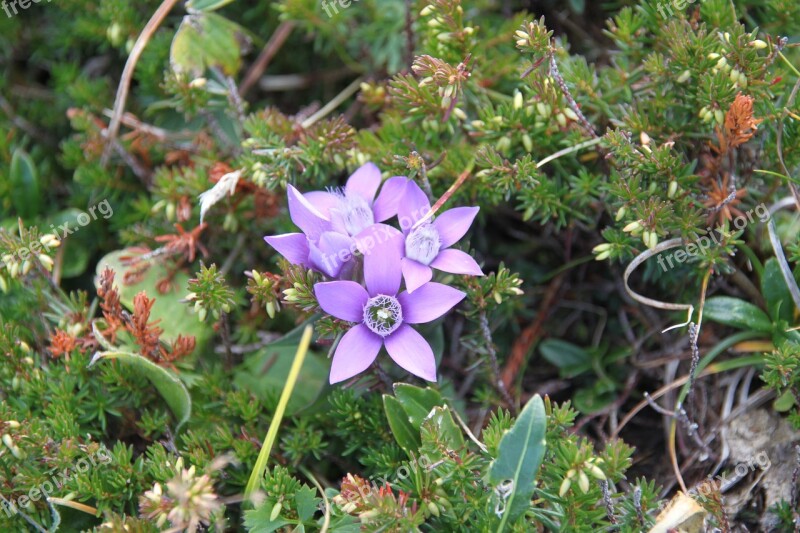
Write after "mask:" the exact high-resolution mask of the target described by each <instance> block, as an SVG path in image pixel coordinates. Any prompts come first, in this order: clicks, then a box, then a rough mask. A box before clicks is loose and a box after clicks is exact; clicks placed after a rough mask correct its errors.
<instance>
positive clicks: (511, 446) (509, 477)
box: [489, 394, 547, 532]
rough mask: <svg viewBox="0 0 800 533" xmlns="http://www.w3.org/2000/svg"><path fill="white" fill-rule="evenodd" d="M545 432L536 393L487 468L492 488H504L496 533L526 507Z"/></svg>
mask: <svg viewBox="0 0 800 533" xmlns="http://www.w3.org/2000/svg"><path fill="white" fill-rule="evenodd" d="M546 429H547V416H546V414H545V411H544V402H543V401H542V398H541V396H539V395H538V394H537V395H536V396H534V397H533V398H531V399H530V400H529V401H528V403H527V404H525V408H524V409H522V412H521V413H520V414H519V417H518V418H517V420H516V421H515V422H514V425H513V426H512V427H511V429H509V430H508V432H507V433H506V434H505V435H503V438H502V439H501V440H500V445H499V446H498V448H497V458H496V459H495V460H494V461H493V462H492V464H491V466H490V467H489V481H490V482H491V483H492V485H493V486H494V487H498V486H500V485H503V486H506V487H507V488H508V490H507V497H506V498H505V499H504V502H503V504H502V506H501V508H503V509H504V510H503V513H502V517H501V519H500V525H499V527H498V528H497V531H498V532H500V531H503V530H504V528H505V527H506V525H511V524H513V523H514V522H515V521H516V520H517V519H518V518H519V517H520V516H522V514H524V513H525V510H526V509H527V508H528V507H529V506H530V503H531V497H532V496H533V490H534V488H535V481H536V474H537V472H538V471H539V467H540V466H541V464H542V459H543V458H544V452H545V448H546V442H545V431H546Z"/></svg>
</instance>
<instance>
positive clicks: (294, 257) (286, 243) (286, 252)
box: [264, 233, 311, 267]
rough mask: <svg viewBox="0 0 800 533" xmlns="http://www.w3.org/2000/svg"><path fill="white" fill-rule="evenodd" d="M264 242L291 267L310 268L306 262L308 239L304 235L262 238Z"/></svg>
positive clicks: (286, 234)
mask: <svg viewBox="0 0 800 533" xmlns="http://www.w3.org/2000/svg"><path fill="white" fill-rule="evenodd" d="M264 240H265V241H267V244H269V245H270V246H272V247H273V248H275V251H277V252H278V253H279V254H281V255H282V256H283V257H285V258H286V260H287V261H289V262H290V263H292V264H293V265H303V266H305V267H308V266H311V263H310V262H309V260H308V253H309V249H308V238H307V237H306V236H305V235H304V234H302V233H284V234H283V235H273V236H272V237H264Z"/></svg>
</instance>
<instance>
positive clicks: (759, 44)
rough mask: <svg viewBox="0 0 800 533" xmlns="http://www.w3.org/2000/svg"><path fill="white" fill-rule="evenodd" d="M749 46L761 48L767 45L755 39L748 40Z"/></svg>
mask: <svg viewBox="0 0 800 533" xmlns="http://www.w3.org/2000/svg"><path fill="white" fill-rule="evenodd" d="M750 46H752V47H753V48H755V49H756V50H763V49H764V48H766V47H767V43H765V42H764V41H762V40H761V39H756V40H755V41H750Z"/></svg>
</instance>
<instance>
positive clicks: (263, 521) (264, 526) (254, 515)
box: [244, 501, 291, 533]
mask: <svg viewBox="0 0 800 533" xmlns="http://www.w3.org/2000/svg"><path fill="white" fill-rule="evenodd" d="M273 506H274V502H269V501H267V502H266V503H265V504H264V505H261V506H260V507H259V508H258V509H253V510H252V511H245V512H244V525H245V527H246V528H247V531H249V532H250V533H272V532H273V531H276V530H277V529H279V528H281V527H283V526H285V525H287V524H290V523H291V522H289V521H288V520H286V519H285V518H283V517H281V516H280V515H279V516H278V517H277V518H276V519H275V520H274V521H273V520H271V519H270V515H271V514H272V508H273Z"/></svg>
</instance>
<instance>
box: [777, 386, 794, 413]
mask: <svg viewBox="0 0 800 533" xmlns="http://www.w3.org/2000/svg"><path fill="white" fill-rule="evenodd" d="M792 407H794V394H792V391H791V390H787V391H786V392H784V393H783V394H781V395H780V396H778V398H776V399H775V401H774V402H773V403H772V408H773V409H775V410H776V411H778V412H779V413H785V412H787V411H789V410H790V409H791V408H792Z"/></svg>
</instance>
